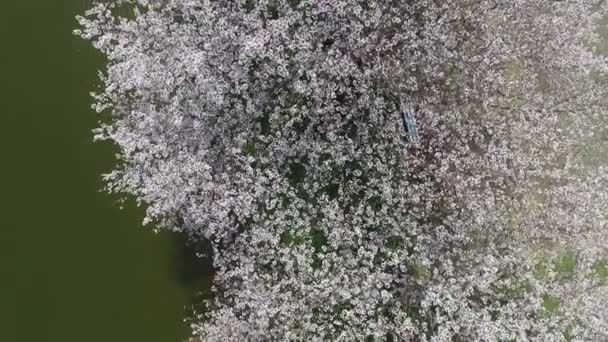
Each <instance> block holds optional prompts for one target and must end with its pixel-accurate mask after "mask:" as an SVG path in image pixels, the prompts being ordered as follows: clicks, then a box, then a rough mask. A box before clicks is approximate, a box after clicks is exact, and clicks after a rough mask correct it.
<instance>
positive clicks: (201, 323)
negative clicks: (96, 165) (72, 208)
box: [77, 0, 608, 341]
mask: <svg viewBox="0 0 608 342" xmlns="http://www.w3.org/2000/svg"><path fill="white" fill-rule="evenodd" d="M117 8H122V9H126V10H125V11H127V12H129V13H128V15H122V14H120V13H124V12H125V11H122V12H120V13H118V12H117V11H116V9H117ZM606 11H608V5H607V4H606V3H605V2H603V1H591V0H572V1H542V2H541V1H536V0H512V1H504V2H500V1H492V0H482V1H479V0H476V1H473V0H446V1H433V0H419V1H376V0H359V1H354V0H240V1H228V0H168V1H151V0H135V1H120V2H118V3H115V4H98V5H96V6H95V7H94V8H92V9H91V10H89V11H88V12H87V13H86V14H85V15H84V16H81V17H79V18H78V19H79V22H80V25H81V28H80V29H79V30H77V34H78V35H80V36H81V37H83V38H85V39H88V40H91V41H92V42H93V44H94V46H95V47H96V48H97V49H99V50H100V51H102V52H103V53H104V54H105V56H106V57H107V70H106V72H105V73H103V74H101V79H102V83H103V86H102V89H101V91H100V92H98V93H96V94H94V98H95V100H96V102H95V105H94V106H95V108H96V109H97V110H98V111H99V112H106V113H108V114H109V120H106V121H105V122H104V123H102V124H100V127H99V128H98V129H97V130H96V137H97V138H98V139H105V140H110V141H112V142H114V143H115V144H116V145H117V146H118V147H119V148H120V154H119V159H120V164H119V165H118V166H117V168H116V169H115V170H114V171H113V172H111V173H109V174H107V175H105V179H106V181H107V184H108V191H111V192H119V193H125V194H130V195H134V196H135V198H136V199H137V200H138V201H139V202H140V203H142V204H145V205H146V206H147V211H146V218H145V222H153V223H154V224H155V225H157V226H158V227H161V228H165V229H171V230H176V231H180V232H183V233H184V234H187V235H189V236H190V237H192V238H193V239H207V240H209V241H210V242H211V244H212V246H213V263H214V266H215V269H216V273H215V275H214V280H213V284H214V285H213V297H212V298H209V299H208V300H207V302H206V303H205V310H204V312H200V313H198V316H197V317H196V323H195V324H194V325H193V337H192V340H193V341H265V340H277V341H309V340H313V341H316V340H336V341H354V340H361V341H363V340H387V341H395V340H398V341H420V340H429V341H455V340H456V341H458V340H482V341H486V340H488V341H490V340H491V341H495V340H513V339H516V340H518V341H519V340H521V341H526V340H541V341H552V340H556V341H557V340H561V339H567V340H581V341H582V340H585V341H587V340H592V341H601V340H605V339H608V310H607V309H606V308H608V279H607V278H608V264H607V262H608V248H607V247H606V246H605V243H603V241H606V239H608V219H607V215H608V172H607V171H608V169H607V166H606V162H607V161H608V160H606V158H605V157H602V155H605V154H606V151H608V149H606V147H608V138H607V137H608V131H606V129H605V128H604V127H605V126H606V123H607V122H608V120H607V119H608V118H607V108H608V96H607V95H608V94H607V92H608V91H607V90H608V88H607V87H606V81H607V80H608V78H607V76H608V62H607V60H606V57H605V56H602V55H601V54H600V53H598V51H597V46H598V44H599V43H600V40H601V37H600V35H598V28H599V27H600V24H601V22H602V21H601V19H602V18H603V17H604V15H605V14H606ZM406 102H407V103H411V104H412V106H415V109H414V107H411V108H410V109H409V111H408V113H409V116H408V117H407V120H409V121H407V122H406V124H409V125H410V127H414V126H413V125H414V124H415V128H416V135H415V138H416V139H415V141H413V139H403V137H402V134H403V125H404V124H403V122H402V119H403V118H402V112H403V103H406ZM403 120H405V119H403ZM410 133H411V132H410Z"/></svg>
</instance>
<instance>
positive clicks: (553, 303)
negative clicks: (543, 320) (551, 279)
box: [542, 294, 560, 316]
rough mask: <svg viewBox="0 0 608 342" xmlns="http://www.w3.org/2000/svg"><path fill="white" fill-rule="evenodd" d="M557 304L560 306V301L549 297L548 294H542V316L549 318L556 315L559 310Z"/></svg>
mask: <svg viewBox="0 0 608 342" xmlns="http://www.w3.org/2000/svg"><path fill="white" fill-rule="evenodd" d="M559 304H560V300H559V298H557V297H555V296H552V295H549V294H544V295H543V304H542V305H543V310H544V315H546V316H551V315H554V314H556V313H557V311H558V310H559Z"/></svg>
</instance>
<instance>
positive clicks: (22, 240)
mask: <svg viewBox="0 0 608 342" xmlns="http://www.w3.org/2000/svg"><path fill="white" fill-rule="evenodd" d="M87 3H89V1H83V0H63V1H48V0H27V1H9V2H6V3H3V5H2V10H1V11H0V34H1V37H2V43H1V46H2V47H1V49H0V55H1V57H0V59H1V64H0V70H1V71H2V74H1V76H0V80H1V82H0V87H1V89H0V94H1V95H0V100H1V101H0V106H1V107H0V108H1V110H2V113H1V116H0V128H1V134H0V149H1V153H2V154H1V159H0V160H1V162H0V176H1V177H0V179H1V181H0V182H1V188H0V189H1V190H0V191H1V192H0V193H1V196H0V201H1V210H0V213H1V214H2V221H0V222H1V223H0V225H1V227H0V272H1V273H0V341H7V342H22V341H23V342H55V341H57V342H72V341H74V342H76V341H78V342H82V341H87V342H96V341H100V342H101V341H103V342H108V341H112V342H115V341H116V342H120V341H129V342H139V341H142V342H155V341H163V342H177V341H181V340H183V339H184V338H186V337H187V336H188V333H189V328H188V326H187V324H186V323H184V322H183V321H182V320H183V317H184V316H185V315H186V311H185V307H186V308H187V307H188V306H189V304H190V303H191V299H192V296H193V294H194V292H195V291H194V290H195V289H196V288H198V287H199V286H201V284H204V283H206V273H207V272H206V270H205V265H206V263H204V262H201V261H200V260H196V259H195V258H194V257H193V253H192V251H191V250H190V249H187V248H184V247H183V246H184V244H183V241H180V240H179V239H178V238H177V237H175V236H172V235H170V234H154V233H153V232H152V230H151V229H150V228H149V227H141V219H142V217H143V216H142V211H141V210H139V209H137V208H135V207H134V206H130V207H127V208H126V209H125V210H120V209H119V206H118V204H116V203H115V200H116V198H112V197H111V196H109V195H107V194H105V193H101V192H99V189H100V188H101V186H102V183H101V180H100V174H102V173H103V172H107V171H109V170H110V169H111V168H112V165H113V163H114V157H113V155H114V150H113V148H112V147H111V146H109V145H107V144H105V145H104V144H100V143H93V142H92V133H91V132H90V131H91V129H93V128H94V127H95V126H96V120H97V118H96V115H95V113H94V112H93V111H92V110H91V109H90V107H89V105H90V103H91V99H90V97H89V96H88V93H89V91H91V90H93V89H94V86H95V84H96V82H97V70H98V69H101V68H102V67H103V59H102V58H101V57H100V56H99V55H97V54H96V53H95V52H94V51H93V49H92V48H91V47H90V46H89V44H88V43H87V42H84V41H81V40H79V39H78V38H76V37H74V36H72V34H71V31H72V30H73V29H74V28H75V27H76V20H75V19H74V16H75V15H76V14H77V13H82V11H83V10H84V8H85V7H86V6H87Z"/></svg>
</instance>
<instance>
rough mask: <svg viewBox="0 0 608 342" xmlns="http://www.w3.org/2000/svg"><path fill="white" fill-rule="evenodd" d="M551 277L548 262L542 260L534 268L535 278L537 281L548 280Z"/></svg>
mask: <svg viewBox="0 0 608 342" xmlns="http://www.w3.org/2000/svg"><path fill="white" fill-rule="evenodd" d="M548 275H549V265H548V264H547V261H546V260H544V259H543V260H541V261H540V262H538V263H537V264H536V265H535V266H534V278H536V279H537V280H546V279H547V276H548Z"/></svg>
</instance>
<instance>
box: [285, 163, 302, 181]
mask: <svg viewBox="0 0 608 342" xmlns="http://www.w3.org/2000/svg"><path fill="white" fill-rule="evenodd" d="M288 167H289V171H288V174H287V178H288V179H289V183H290V184H291V186H293V187H295V186H297V185H298V184H301V183H302V182H304V178H305V177H306V168H305V167H304V164H303V163H302V162H299V161H292V162H290V163H289V166H288Z"/></svg>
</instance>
